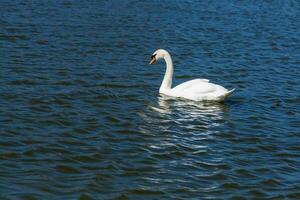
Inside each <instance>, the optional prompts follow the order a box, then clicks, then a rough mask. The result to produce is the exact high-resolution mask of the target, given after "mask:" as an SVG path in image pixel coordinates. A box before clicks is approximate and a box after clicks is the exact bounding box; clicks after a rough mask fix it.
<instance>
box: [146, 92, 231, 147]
mask: <svg viewBox="0 0 300 200" xmlns="http://www.w3.org/2000/svg"><path fill="white" fill-rule="evenodd" d="M227 110H228V106H227V105H226V104H220V103H212V102H194V101H188V100H184V99H174V98H171V97H168V96H160V97H159V98H158V101H157V104H155V105H152V106H149V107H148V109H146V111H145V112H143V113H141V116H142V117H143V120H144V121H145V122H146V123H145V125H144V126H142V127H140V128H141V129H142V130H141V131H143V132H144V133H146V134H147V133H148V134H150V135H152V136H155V137H161V140H160V142H159V143H156V148H163V146H168V145H181V146H188V148H194V149H193V150H194V151H198V150H199V148H204V147H205V145H206V143H205V142H200V141H206V140H207V139H213V138H214V135H215V134H216V133H218V132H219V131H221V130H222V125H223V124H224V122H225V120H226V113H227ZM224 118H225V119H224ZM150 127H151V128H150ZM148 130H152V131H153V130H155V133H153V132H151V133H149V132H148ZM153 145H154V144H152V145H151V146H152V147H154V146H153ZM158 146H160V147H158Z"/></svg>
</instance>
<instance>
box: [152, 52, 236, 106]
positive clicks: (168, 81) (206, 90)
mask: <svg viewBox="0 0 300 200" xmlns="http://www.w3.org/2000/svg"><path fill="white" fill-rule="evenodd" d="M162 58H163V59H164V60H165V62H166V73H165V76H164V79H163V81H162V84H161V86H160V89H159V93H161V94H164V95H167V96H172V97H181V98H185V99H190V100H194V101H224V100H225V98H226V97H228V96H229V95H230V94H231V93H232V92H233V91H234V89H233V90H230V91H229V90H227V89H225V88H224V87H223V86H221V85H217V84H213V83H210V82H209V80H207V79H194V80H191V81H187V82H184V83H182V84H180V85H177V86H176V87H174V88H171V87H172V78H173V62H172V59H171V56H170V54H169V53H168V52H167V51H166V50H163V49H159V50H157V51H155V52H154V53H153V55H152V56H151V61H150V64H152V63H155V62H156V61H157V60H158V59H162Z"/></svg>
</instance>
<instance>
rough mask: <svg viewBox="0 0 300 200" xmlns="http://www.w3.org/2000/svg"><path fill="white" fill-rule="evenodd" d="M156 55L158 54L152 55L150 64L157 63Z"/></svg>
mask: <svg viewBox="0 0 300 200" xmlns="http://www.w3.org/2000/svg"><path fill="white" fill-rule="evenodd" d="M155 56H156V55H152V56H151V59H150V62H149V64H150V65H152V64H154V63H156V58H155Z"/></svg>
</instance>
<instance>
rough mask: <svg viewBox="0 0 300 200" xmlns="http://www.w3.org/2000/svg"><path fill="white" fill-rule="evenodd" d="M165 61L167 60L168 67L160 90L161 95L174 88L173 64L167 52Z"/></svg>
mask: <svg viewBox="0 0 300 200" xmlns="http://www.w3.org/2000/svg"><path fill="white" fill-rule="evenodd" d="M164 59H165V62H166V65H167V67H166V73H165V76H164V79H163V81H162V83H161V86H160V88H159V92H160V93H164V92H166V91H168V90H170V89H171V87H172V78H173V62H172V59H171V56H170V54H169V53H167V52H166V53H165V56H164Z"/></svg>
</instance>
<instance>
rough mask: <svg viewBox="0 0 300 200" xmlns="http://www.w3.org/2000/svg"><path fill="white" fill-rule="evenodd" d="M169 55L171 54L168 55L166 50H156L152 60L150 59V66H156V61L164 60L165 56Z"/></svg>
mask: <svg viewBox="0 0 300 200" xmlns="http://www.w3.org/2000/svg"><path fill="white" fill-rule="evenodd" d="M167 54H169V53H168V52H167V51H166V50H163V49H158V50H156V51H155V52H154V53H153V54H152V56H151V58H150V62H149V64H150V65H151V64H155V63H156V61H158V60H159V59H162V58H164V57H165V55H167Z"/></svg>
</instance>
